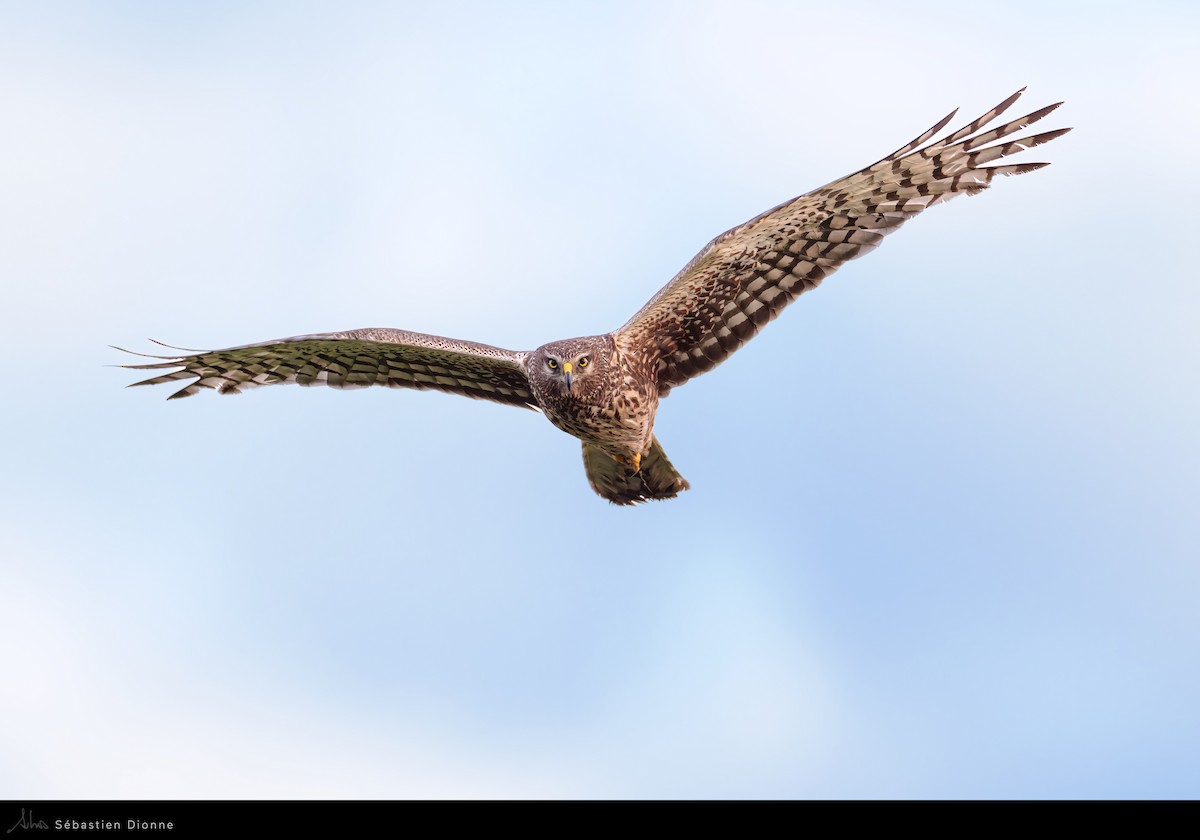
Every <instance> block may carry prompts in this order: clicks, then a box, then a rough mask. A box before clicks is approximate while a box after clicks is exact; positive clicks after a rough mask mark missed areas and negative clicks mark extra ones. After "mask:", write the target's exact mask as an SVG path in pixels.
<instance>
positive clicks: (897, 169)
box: [616, 89, 1070, 396]
mask: <svg viewBox="0 0 1200 840" xmlns="http://www.w3.org/2000/svg"><path fill="white" fill-rule="evenodd" d="M1023 90H1024V89H1022V90H1019V91H1017V92H1016V93H1014V94H1013V95H1012V96H1010V97H1009V98H1008V99H1006V100H1004V101H1003V102H1001V103H1000V104H999V105H997V106H996V107H995V108H993V109H991V110H990V111H988V112H987V113H986V114H984V115H983V116H981V117H980V118H979V119H977V120H975V121H974V122H972V123H970V124H969V125H966V126H964V127H963V128H961V129H959V130H958V131H955V132H953V133H951V134H950V135H949V136H947V137H945V138H944V139H942V140H939V141H936V142H932V143H931V142H929V141H930V139H931V138H932V137H933V136H934V135H935V134H937V133H938V132H939V131H941V130H942V129H943V128H944V127H945V126H946V125H947V124H948V123H949V122H950V120H951V119H953V117H954V114H955V113H957V112H951V113H950V114H949V115H948V116H946V117H945V118H943V119H942V120H940V121H939V122H938V123H936V124H935V125H934V126H933V127H932V128H930V129H929V130H928V131H926V132H924V133H923V134H921V135H920V136H919V137H917V138H916V139H914V140H913V141H912V142H911V143H908V144H907V145H905V146H903V147H901V148H900V149H897V150H896V151H895V152H893V153H892V154H890V155H888V156H887V157H885V158H883V159H882V160H880V161H879V162H878V163H875V164H873V165H871V166H868V167H867V168H866V169H863V170H860V171H859V172H856V173H854V174H853V175H849V176H847V177H845V178H842V179H840V180H837V181H834V182H832V183H830V184H827V185H826V186H824V187H821V188H820V189H817V190H814V191H812V192H810V193H807V194H805V195H802V196H799V197H798V198H794V199H792V200H791V201H787V202H785V203H783V204H781V205H779V206H778V207H775V208H773V209H771V210H768V211H767V212H766V213H763V214H762V215H760V216H756V217H755V218H753V219H751V220H750V221H748V222H746V223H745V224H742V225H739V226H737V227H735V228H733V229H731V230H729V231H726V232H725V233H723V234H721V235H720V236H718V237H717V238H716V239H714V240H713V241H712V242H710V243H709V244H708V245H707V246H705V248H704V249H703V250H702V251H701V252H700V253H699V254H697V255H696V256H695V257H694V258H693V259H692V261H691V262H689V263H688V264H687V265H686V266H685V267H684V268H683V270H682V271H680V272H679V274H678V275H676V276H675V278H674V279H673V280H671V282H670V283H668V284H667V285H666V286H664V287H663V288H662V290H660V291H659V292H658V294H656V295H655V296H654V297H653V298H652V299H651V300H650V301H649V302H648V303H647V304H646V305H645V306H644V307H642V309H641V310H639V311H638V313H637V314H636V315H634V316H633V318H632V319H630V321H629V322H628V323H627V324H625V326H623V327H622V328H621V329H620V330H619V331H618V332H617V334H616V335H617V339H618V341H619V342H620V343H621V344H622V345H623V346H624V347H627V348H637V347H647V346H649V347H653V348H654V352H655V353H657V354H658V360H657V375H658V390H659V394H660V396H662V395H665V394H666V393H667V392H668V391H670V390H671V388H672V387H675V386H677V385H681V384H682V383H684V382H686V381H687V380H689V379H691V378H692V377H694V376H698V375H700V374H701V373H704V372H705V371H707V370H710V369H711V368H713V367H715V366H716V365H718V364H720V363H721V362H722V361H724V360H725V359H726V358H728V357H729V355H730V354H731V353H733V352H734V351H735V350H737V349H738V348H739V347H741V346H742V345H743V344H744V343H746V342H747V341H749V340H750V339H751V338H753V337H754V336H755V335H756V334H757V333H758V331H759V330H760V329H762V327H763V326H765V325H766V324H767V323H768V322H769V321H771V320H772V319H773V318H774V317H775V316H776V315H778V314H779V313H780V312H781V311H782V310H783V308H784V307H785V306H787V305H788V304H789V303H791V302H792V301H793V300H794V299H795V298H796V297H797V296H798V295H800V294H802V293H804V292H806V291H808V290H809V289H814V288H816V287H817V286H818V285H820V283H821V281H822V280H823V279H824V278H825V277H826V276H828V275H829V274H832V273H833V272H834V271H836V270H837V269H838V268H839V267H840V266H841V265H842V264H843V263H845V262H846V261H848V260H851V259H854V258H855V257H861V256H862V255H863V254H866V253H867V252H869V251H871V250H873V249H874V248H875V247H876V246H878V245H879V243H880V242H881V241H882V240H883V237H884V236H886V235H887V234H889V233H891V232H892V231H894V230H896V229H897V228H898V227H899V226H900V225H902V224H903V223H904V222H905V221H907V220H908V219H910V218H912V217H913V216H915V215H917V214H918V213H920V212H921V211H922V210H925V209H927V208H929V207H932V206H933V205H935V204H937V203H938V202H941V201H944V200H946V199H949V198H953V197H954V196H956V195H962V194H968V195H969V194H972V193H977V192H979V191H980V190H983V189H986V188H987V187H988V186H989V185H990V184H991V182H992V180H993V179H994V178H995V177H996V176H997V175H1019V174H1022V173H1025V172H1032V171H1033V170H1035V169H1040V168H1041V167H1043V166H1046V165H1047V164H1045V163H1024V164H1010V165H1000V166H986V165H985V164H987V163H990V162H992V161H995V160H997V159H999V158H1002V157H1004V156H1006V155H1009V154H1012V153H1014V152H1020V151H1024V150H1026V149H1031V148H1033V147H1034V146H1040V145H1041V144H1043V143H1046V142H1049V141H1050V140H1053V139H1054V138H1056V137H1059V136H1061V135H1063V134H1065V133H1066V132H1067V131H1070V129H1068V128H1064V129H1059V130H1057V131H1049V132H1046V133H1044V134H1037V135H1033V136H1031V137H1025V138H1022V139H1016V140H1008V141H1005V142H999V141H1004V138H1006V137H1008V136H1009V135H1011V134H1013V133H1015V132H1017V131H1020V130H1021V129H1023V128H1025V127H1027V126H1029V125H1032V124H1033V123H1035V122H1037V121H1038V120H1040V119H1042V118H1043V117H1045V116H1046V115H1047V114H1049V113H1050V112H1051V111H1053V110H1054V109H1055V108H1057V107H1058V106H1059V105H1061V104H1062V103H1056V104H1054V105H1050V106H1048V107H1045V108H1041V109H1040V110H1037V111H1034V112H1033V113H1031V114H1027V115H1026V116H1024V117H1021V118H1020V119H1017V120H1013V121H1012V122H1009V123H1006V124H1004V125H1001V126H1000V127H998V128H994V129H991V130H989V131H982V133H978V132H981V129H983V128H984V127H985V126H986V125H988V124H989V123H991V122H992V120H994V119H995V118H996V117H998V116H1000V114H1002V113H1003V112H1004V111H1006V110H1007V109H1008V108H1009V106H1011V105H1012V104H1013V103H1014V102H1015V101H1016V100H1017V98H1018V97H1019V96H1020V95H1021V93H1022V92H1023Z"/></svg>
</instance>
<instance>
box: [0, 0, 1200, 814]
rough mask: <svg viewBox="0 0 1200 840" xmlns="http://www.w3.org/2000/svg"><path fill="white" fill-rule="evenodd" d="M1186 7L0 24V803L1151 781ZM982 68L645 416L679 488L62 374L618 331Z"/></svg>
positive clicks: (387, 415) (267, 393)
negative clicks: (996, 115)
mask: <svg viewBox="0 0 1200 840" xmlns="http://www.w3.org/2000/svg"><path fill="white" fill-rule="evenodd" d="M1198 18H1200V16H1198V13H1197V12H1196V10H1195V9H1194V8H1193V6H1192V5H1191V4H1185V3H1157V4H1155V3H1149V4H1143V5H1141V6H1139V7H1138V8H1137V9H1136V10H1131V9H1126V8H1124V4H1078V3H1037V4H1033V3H1029V4H1010V5H1008V6H1006V7H1005V8H1004V9H1002V10H993V11H989V13H988V14H986V15H982V14H981V15H978V16H972V14H971V13H970V12H966V11H964V10H962V9H958V10H956V11H954V12H953V13H950V12H949V11H948V10H946V9H945V8H944V7H942V6H940V5H936V4H929V5H925V4H920V3H918V4H917V5H915V6H913V5H911V4H910V5H908V6H905V7H904V8H903V9H899V8H898V7H896V6H895V4H888V3H871V2H865V3H858V4H854V6H853V8H848V7H845V6H844V4H843V5H841V6H838V5H836V4H835V5H833V6H830V5H829V4H808V3H786V2H764V0H751V1H750V2H746V0H742V2H738V3H715V2H714V3H649V4H647V3H633V4H620V3H612V4H603V5H600V4H596V5H592V6H585V5H582V4H571V5H570V6H564V5H562V4H549V3H546V4H539V3H525V4H508V5H504V6H501V5H499V4H496V5H492V4H471V3H459V4H452V3H445V4H437V5H436V8H434V7H428V6H427V5H425V4H421V5H414V6H412V7H406V6H404V5H402V4H394V3H381V4H366V3H362V4H354V5H351V4H338V5H336V6H335V5H333V4H328V5H326V4H290V3H289V4H258V5H253V6H251V5H248V4H232V3H230V4H214V3H194V4H188V3H173V4H156V3H117V2H110V3H79V4H53V5H51V4H36V3H6V4H4V5H2V6H0V102H3V103H4V110H5V113H6V118H5V124H6V126H7V127H6V129H5V130H4V131H3V132H2V133H0V154H2V156H3V160H4V161H6V163H5V165H3V166H0V277H2V279H3V283H4V290H5V294H4V297H5V303H6V305H5V307H4V312H5V315H6V317H5V318H4V325H5V330H4V331H5V336H6V338H7V340H8V342H9V346H10V349H11V351H12V352H11V353H10V365H9V372H8V375H9V382H8V389H7V393H8V397H7V398H6V401H5V406H6V410H5V411H4V412H3V413H2V414H0V428H2V429H3V432H4V434H3V436H2V437H0V440H2V441H3V442H2V443H0V446H2V447H3V452H2V453H0V454H2V455H3V463H4V464H5V468H4V470H3V472H2V473H0V546H2V548H3V559H2V560H0V591H3V592H4V599H5V609H4V610H3V611H2V612H0V633H2V635H3V638H4V639H5V640H6V641H5V643H4V644H3V645H0V669H3V673H4V674H5V675H6V678H5V680H4V688H3V691H0V791H3V795H4V796H6V797H16V798H23V797H47V798H53V797H71V798H106V797H235V798H236V797H285V798H286V797H380V798H392V797H397V798H398V797H460V796H470V797H713V796H720V797H979V796H985V797H986V796H1003V797H1013V796H1016V797H1172V796H1175V797H1179V796H1182V797H1195V796H1197V795H1198V794H1200V758H1198V756H1200V723H1198V718H1197V716H1196V713H1195V710H1196V709H1197V708H1200V617H1198V611H1197V608H1196V604H1197V603H1198V602H1200V563H1198V560H1200V523H1198V517H1197V516H1196V507H1197V504H1196V503H1197V499H1198V491H1200V486H1198V484H1200V480H1198V479H1197V476H1198V475H1200V439H1198V436H1197V431H1196V430H1197V429H1198V428H1200V416H1198V415H1200V411H1198V410H1197V398H1196V394H1197V393H1198V387H1197V386H1198V385H1200V365H1198V363H1197V359H1198V350H1200V341H1198V340H1197V338H1196V313H1197V311H1198V310H1200V291H1197V286H1196V284H1195V282H1194V277H1195V273H1196V272H1195V267H1194V259H1193V258H1192V254H1191V253H1190V252H1189V251H1188V250H1187V243H1189V242H1190V241H1191V239H1192V236H1193V231H1192V227H1193V225H1192V219H1191V217H1190V216H1189V215H1188V211H1187V205H1186V201H1187V197H1188V196H1190V195H1194V194H1196V192H1197V190H1198V189H1200V183H1198V181H1200V167H1197V164H1196V162H1195V155H1194V146H1195V141H1196V137H1197V132H1198V130H1200V122H1198V117H1197V111H1196V109H1195V108H1194V100H1195V94H1194V87H1195V81H1196V79H1197V78H1198V77H1200V66H1198V65H1200V63H1198V60H1197V54H1196V52H1195V49H1194V45H1195V43H1196V38H1197V36H1198V35H1200V26H1198V23H1200V20H1198ZM1023 85H1029V92H1028V93H1027V95H1026V97H1025V98H1024V99H1023V100H1022V102H1021V105H1023V106H1026V110H1032V109H1034V108H1036V107H1040V106H1041V105H1043V104H1047V103H1049V102H1053V101H1057V100H1059V99H1065V100H1067V105H1066V106H1064V108H1062V109H1061V110H1060V111H1059V112H1057V113H1056V114H1054V115H1053V117H1051V118H1050V119H1049V120H1047V128H1055V127H1059V126H1063V125H1073V126H1075V127H1076V130H1075V131H1074V132H1073V133H1071V134H1070V135H1068V136H1066V137H1065V138H1063V139H1061V140H1057V141H1055V142H1054V143H1053V144H1052V145H1050V146H1048V147H1045V148H1044V149H1038V150H1036V151H1035V152H1033V153H1031V154H1029V155H1027V156H1026V157H1029V158H1032V159H1047V160H1051V161H1053V162H1054V166H1052V167H1051V168H1049V169H1047V170H1045V171H1043V172H1038V173H1036V174H1033V175H1029V176H1024V177H1021V178H1019V179H1006V180H1004V181H1003V182H1001V183H999V184H997V185H996V187H995V188H994V189H992V190H990V191H988V192H987V193H985V194H984V195H982V196H980V197H977V198H973V199H969V200H968V199H960V200H956V201H954V202H952V203H950V204H948V205H945V206H942V207H938V208H935V209H933V210H931V211H930V212H929V213H928V214H924V215H923V216H922V217H921V218H920V219H917V220H915V221H914V222H912V223H911V224H909V225H908V226H906V227H905V229H904V230H903V231H901V232H900V233H898V234H897V235H895V236H893V237H890V238H889V239H888V241H887V242H886V243H885V244H884V246H883V247H881V248H880V249H879V250H878V251H876V252H874V253H873V254H871V255H870V256H868V257H866V258H865V259H863V260H860V261H856V262H853V263H851V264H849V265H848V266H847V267H846V268H845V269H843V270H842V271H840V272H839V273H837V274H836V275H834V276H833V277H832V278H830V279H829V280H828V281H826V283H825V284H824V285H823V286H822V287H821V288H820V289H819V290H817V291H816V292H814V293H812V294H809V295H805V296H804V297H803V298H802V299H801V300H800V301H798V302H797V304H796V305H795V306H793V307H792V308H790V309H789V310H788V311H787V312H786V313H784V315H783V316H782V317H781V318H780V319H779V320H778V321H777V322H775V323H774V324H772V325H771V326H770V327H769V328H768V329H767V330H766V331H765V332H764V333H763V334H762V335H761V336H760V337H758V338H757V339H755V341H754V342H752V343H751V344H749V345H748V346H747V347H745V348H744V349H743V350H741V351H740V352H739V353H738V354H736V355H735V356H734V357H733V358H732V359H730V360H729V361H728V362H727V363H726V364H724V365H723V366H721V367H720V368H718V369H717V370H715V371H713V372H712V373H710V374H707V375H706V376H704V377H703V378H701V379H699V380H697V381H695V382H693V383H689V384H688V385H687V387H684V388H681V389H679V390H677V391H674V392H673V393H672V394H671V396H670V397H669V399H667V400H666V401H664V403H663V404H662V406H661V410H660V414H659V420H658V423H657V427H656V428H657V431H658V434H659V437H660V439H661V440H662V442H663V444H664V447H665V448H666V451H667V452H668V454H669V456H670V457H671V459H672V460H673V462H674V463H675V465H676V466H677V467H678V468H679V469H680V471H681V472H682V473H683V474H684V475H685V476H686V477H687V478H688V479H689V480H690V482H691V484H692V488H693V489H692V490H691V491H689V492H688V493H686V494H684V495H683V496H681V497H680V498H679V499H677V500H675V501H672V502H668V503H663V504H655V505H646V506H643V507H640V508H637V509H634V510H628V509H618V508H615V507H611V506H609V505H607V504H605V503H603V502H602V501H600V500H599V499H597V498H596V497H595V496H594V495H593V494H592V493H591V491H590V490H589V488H588V486H587V483H586V481H585V479H584V475H583V470H582V465H581V463H580V459H579V452H578V444H577V442H576V441H574V440H573V439H571V438H569V437H568V436H566V435H563V434H562V433H560V432H558V431H557V430H555V429H554V428H553V427H551V426H550V425H549V424H548V423H547V422H546V421H545V420H544V419H543V418H540V417H538V416H537V415H535V414H532V413H529V412H521V411H516V410H512V409H507V408H504V407H502V406H497V405H490V404H487V403H481V402H475V401H469V400H462V399H458V398H452V397H448V396H444V395H440V394H430V393H418V392H401V391H389V390H385V389H371V390H367V391H356V392H336V391H332V390H326V389H299V388H270V389H261V390H259V391H256V392H254V393H252V394H249V395H246V396H243V397H238V398H236V399H225V398H216V397H213V396H212V395H207V394H206V395H202V396H201V397H198V398H196V399H192V400H187V401H183V402H175V403H170V404H168V403H166V402H165V401H164V398H165V397H166V396H167V392H166V391H164V390H163V389H157V390H155V389H139V390H134V391H126V390H123V388H122V386H123V385H124V384H126V383H127V382H129V381H132V380H133V378H134V377H133V376H132V375H130V374H129V373H128V372H124V371H121V370H118V369H113V368H107V367H105V365H108V364H117V363H122V362H123V361H124V359H122V358H121V356H120V355H119V354H117V353H116V352H115V351H111V350H109V349H108V348H107V345H108V344H110V343H115V344H121V345H123V346H131V347H132V348H133V349H144V350H147V351H152V347H153V345H150V344H149V343H148V342H146V341H145V340H144V339H145V338H146V337H153V338H158V339H161V340H164V341H168V342H170V343H173V344H180V345H183V346H186V347H222V346H228V345H233V344H241V343H246V342H251V341H259V340H264V339H268V338H272V337H279V336H287V335H295V334H302V333H311V332H323V331H329V330H336V329H348V328H354V327H365V326H394V327H400V328H405V329H410V330H417V331H422V332H430V333H435V334H442V335H451V336H457V337H462V338H469V339H475V340H479V341H485V342H489V343H493V344H498V345H500V346H506V347H512V348H518V349H525V348H531V347H534V346H537V345H539V344H541V343H543V342H545V341H549V340H552V339H555V338H561V337H566V336H571V335H579V334H590V333H596V332H602V331H606V330H609V329H613V328H615V327H617V326H619V325H620V324H621V323H623V322H624V321H625V320H626V319H627V318H628V317H629V315H630V314H631V313H632V312H633V311H635V310H636V309H637V308H638V307H639V306H640V305H641V304H642V303H643V302H644V301H645V300H646V299H648V298H649V297H650V296H651V295H652V294H653V293H654V291H656V290H657V289H658V288H659V287H660V286H661V285H662V284H663V283H664V282H665V281H666V280H667V279H669V278H670V277H671V276H672V275H673V274H674V273H675V272H676V271H677V270H678V268H679V267H680V266H682V265H683V264H684V263H685V262H686V261H687V260H688V259H689V258H690V257H691V256H692V254H693V253H695V251H696V250H698V249H699V248H700V247H701V246H702V245H703V244H704V243H705V242H706V241H708V239H709V238H711V237H712V236H713V235H715V234H717V233H719V232H720V231H722V230H724V229H726V228H728V227H730V226H732V225H734V224H736V223H739V222H741V221H744V220H745V219H747V218H749V217H751V216H753V215H755V214H757V213H758V212H760V211H762V210H764V209H766V208H767V207H770V206H773V205H774V204H776V203H778V202H780V201H782V200H784V199H786V198H789V197H791V196H793V195H796V194H799V193H801V192H804V191H806V190H808V189H811V188H813V187H815V186H818V185H820V184H823V183H826V182H828V181H830V180H832V179H834V178H836V177H839V176H841V175H844V174H846V173H848V172H850V171H853V170H855V169H857V168H859V167H861V166H863V165H865V164H867V163H869V162H871V161H874V160H876V159H878V158H879V157H881V156H882V155H884V154H886V153H887V152H889V151H891V150H892V149H894V148H896V147H898V146H899V145H901V144H902V143H904V142H905V141H907V140H908V139H910V138H911V137H913V136H914V135H916V134H917V133H918V132H920V131H921V130H922V129H924V128H925V127H926V126H928V125H929V124H931V123H932V122H933V121H934V120H936V119H937V118H939V117H940V116H942V115H943V114H944V113H946V112H947V111H948V110H949V109H950V108H951V107H954V106H956V105H961V106H962V108H963V110H962V112H961V118H962V119H964V120H966V119H971V118H973V117H974V116H976V114H977V113H982V112H983V111H984V110H986V109H987V108H988V107H990V106H991V105H993V104H995V103H996V102H998V101H999V100H1000V99H1002V98H1003V97H1004V96H1006V95H1007V94H1008V93H1010V92H1011V91H1013V90H1015V89H1016V88H1018V87H1021V86H1023Z"/></svg>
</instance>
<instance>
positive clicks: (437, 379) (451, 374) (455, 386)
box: [117, 329, 537, 407]
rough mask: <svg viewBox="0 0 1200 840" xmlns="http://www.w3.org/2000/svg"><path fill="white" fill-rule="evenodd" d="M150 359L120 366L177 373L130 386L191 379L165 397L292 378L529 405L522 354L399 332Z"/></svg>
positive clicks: (330, 336) (318, 337)
mask: <svg viewBox="0 0 1200 840" xmlns="http://www.w3.org/2000/svg"><path fill="white" fill-rule="evenodd" d="M117 349H121V348H117ZM175 349H178V348H175ZM126 352H129V351H126ZM138 355H144V354H138ZM151 358H155V359H163V360H164V361H161V362H156V363H154V364H145V365H123V367H128V368H132V369H135V370H158V369H166V368H179V370H174V371H172V372H170V373H163V374H159V375H158V376H154V377H151V378H150V379H147V380H145V381H142V382H135V383H133V384H134V385H159V384H161V383H164V382H174V381H177V380H180V379H194V380H195V381H194V382H192V383H191V384H189V385H188V386H187V387H186V388H184V389H182V390H180V391H176V392H175V393H174V394H172V395H171V396H170V397H169V399H177V398H179V397H190V396H191V395H192V394H196V393H199V391H200V389H202V388H211V389H213V390H214V391H216V392H217V393H219V394H237V393H241V392H242V391H245V390H246V389H247V388H257V387H258V386H260V385H279V384H283V383H287V382H295V383H297V384H299V385H329V386H330V387H333V388H365V387H367V386H369V385H387V386H389V387H392V388H418V389H427V388H432V389H434V390H437V391H448V392H450V393H452V394H462V395H463V396H467V397H477V398H480V399H487V400H494V401H495V402H501V403H507V404H509V405H519V406H527V407H535V406H536V405H537V403H536V401H535V400H534V398H533V394H532V393H531V391H530V390H529V379H528V378H527V377H526V376H525V365H524V360H525V354H524V353H517V352H514V351H512V350H502V349H500V348H499V347H491V346H489V345H487V344H476V343H475V342H472V341H456V340H455V339H451V338H441V337H439V336H436V335H423V334H421V333H410V332H404V331H403V330H390V329H365V330H350V331H348V332H336V333H323V334H319V335H298V336H294V337H293V338H281V339H277V340H275V341H264V342H262V343H260V344H246V345H244V346H242V347H230V348H227V349H225V350H211V351H203V352H198V353H195V354H192V355H184V356H152V357H151Z"/></svg>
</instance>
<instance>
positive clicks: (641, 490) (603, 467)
mask: <svg viewBox="0 0 1200 840" xmlns="http://www.w3.org/2000/svg"><path fill="white" fill-rule="evenodd" d="M583 466H584V469H586V470H587V477H588V483H589V484H591V485H592V489H593V490H595V491H596V492H597V493H598V494H599V495H601V496H603V497H604V498H606V499H608V500H609V501H610V502H612V503H613V504H614V505H636V504H638V503H640V502H645V501H649V500H650V499H673V498H675V497H676V496H678V495H679V494H680V493H682V492H683V491H684V490H687V489H688V483H687V480H686V479H684V477H683V476H681V475H680V474H679V473H678V472H677V471H676V469H675V467H673V466H672V465H671V462H670V461H669V460H667V456H666V454H665V453H664V452H663V449H662V445H661V444H659V442H658V438H653V439H652V440H651V441H650V448H649V449H648V450H647V451H646V454H644V455H643V456H642V463H641V466H640V468H639V469H638V471H637V472H634V471H633V468H632V467H627V466H625V465H624V464H621V463H618V462H617V461H614V460H613V458H612V456H611V455H609V454H608V453H607V452H605V451H604V450H602V449H600V448H599V447H596V446H591V445H589V444H587V443H585V444H584V445H583Z"/></svg>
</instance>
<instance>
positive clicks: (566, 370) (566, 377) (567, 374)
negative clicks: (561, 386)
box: [563, 362, 574, 391]
mask: <svg viewBox="0 0 1200 840" xmlns="http://www.w3.org/2000/svg"><path fill="white" fill-rule="evenodd" d="M573 369H574V367H573V366H572V365H571V363H570V362H563V382H566V383H567V390H568V391H570V390H571V371H572V370H573Z"/></svg>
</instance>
